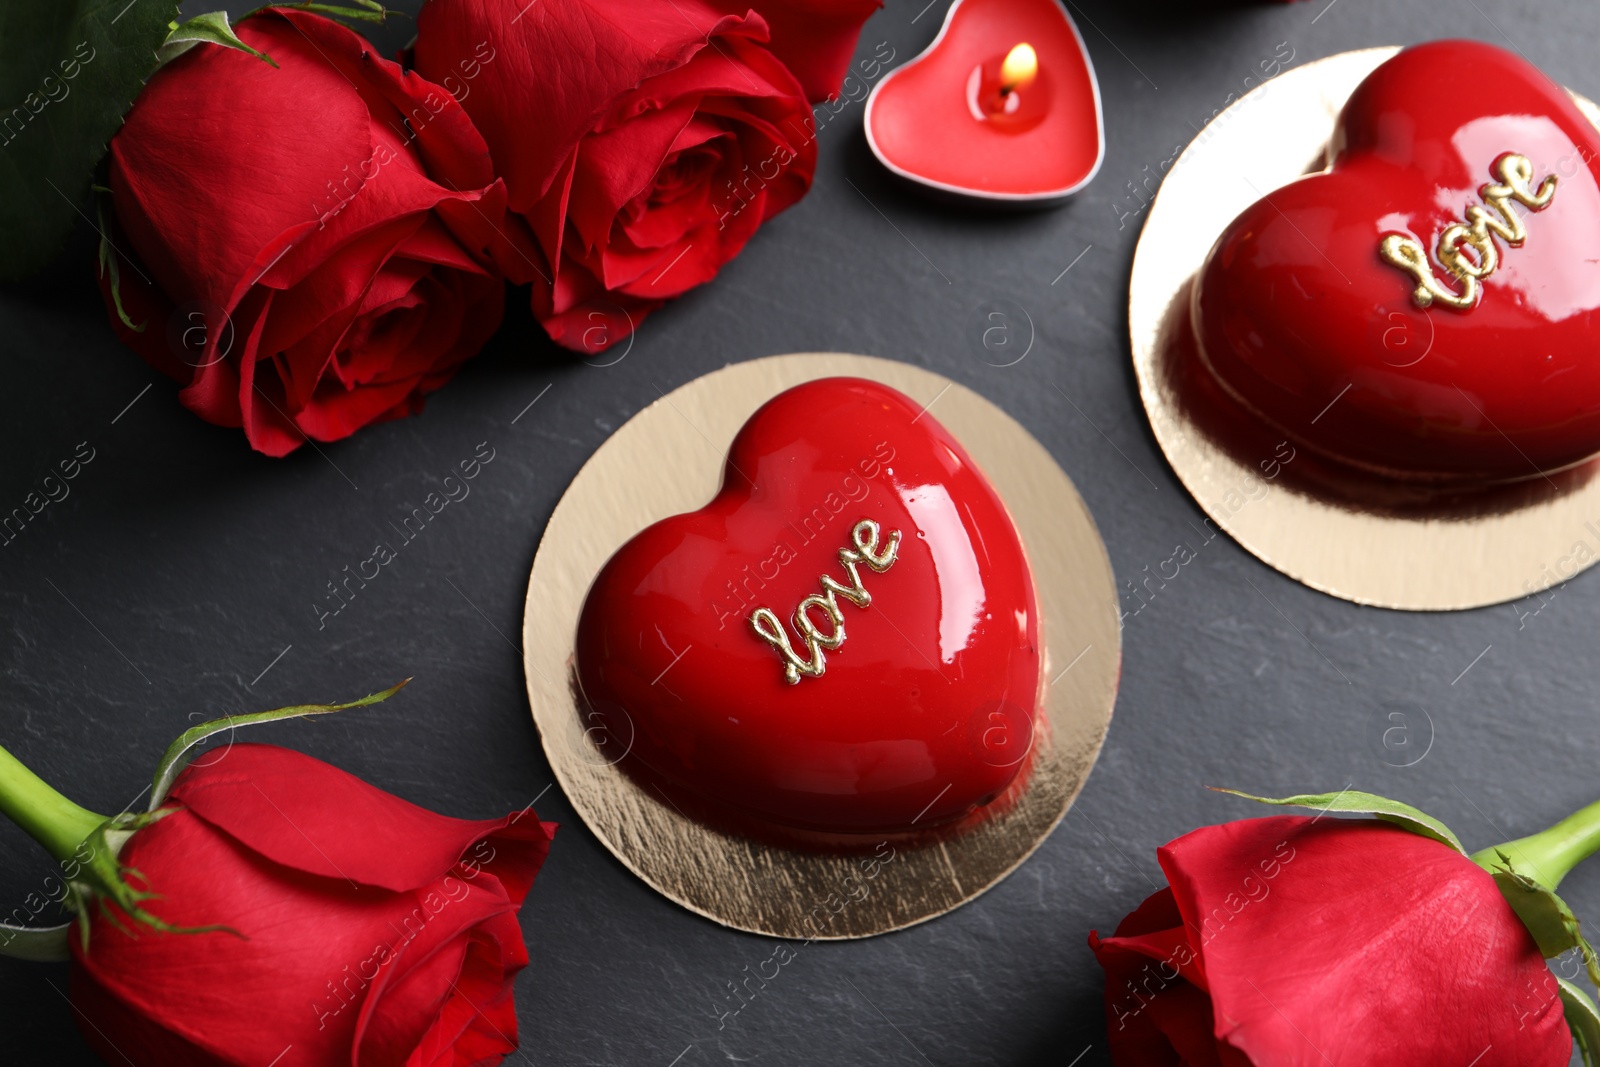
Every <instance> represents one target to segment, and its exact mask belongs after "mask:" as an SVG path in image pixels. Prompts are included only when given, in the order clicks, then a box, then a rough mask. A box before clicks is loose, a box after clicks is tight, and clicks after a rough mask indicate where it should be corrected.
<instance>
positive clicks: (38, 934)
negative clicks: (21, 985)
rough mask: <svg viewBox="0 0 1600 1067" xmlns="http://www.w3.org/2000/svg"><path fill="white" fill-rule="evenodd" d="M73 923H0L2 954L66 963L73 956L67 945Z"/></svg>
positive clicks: (19, 958) (22, 958)
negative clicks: (33, 924)
mask: <svg viewBox="0 0 1600 1067" xmlns="http://www.w3.org/2000/svg"><path fill="white" fill-rule="evenodd" d="M71 929H72V924H71V923H62V924H61V925H60V926H42V927H41V926H12V925H11V924H10V923H0V956H10V957H11V958H12V959H14V960H27V961H28V962H30V963H65V962H66V961H67V960H70V959H71V958H72V950H71V949H70V948H68V947H67V932H68V931H69V930H71Z"/></svg>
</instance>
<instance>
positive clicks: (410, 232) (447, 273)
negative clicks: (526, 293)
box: [102, 10, 505, 456]
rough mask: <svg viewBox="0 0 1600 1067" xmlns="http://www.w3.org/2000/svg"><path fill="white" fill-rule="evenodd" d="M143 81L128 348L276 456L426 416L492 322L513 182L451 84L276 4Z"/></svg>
mask: <svg viewBox="0 0 1600 1067" xmlns="http://www.w3.org/2000/svg"><path fill="white" fill-rule="evenodd" d="M238 33H239V36H240V38H241V39H243V40H244V41H245V43H247V44H249V45H251V46H252V47H254V48H256V49H259V50H260V51H262V52H264V53H266V54H267V55H269V56H270V57H271V58H272V59H273V61H275V62H276V63H277V68H276V69H275V68H274V67H272V66H270V65H268V64H267V63H265V62H263V61H261V60H260V59H257V58H254V57H252V56H250V55H247V54H245V53H244V52H240V51H236V50H232V49H225V48H220V47H216V46H211V45H201V46H199V47H196V48H194V49H192V50H191V51H189V52H188V53H186V54H185V55H182V56H180V57H179V58H177V59H176V60H174V61H173V62H172V63H170V64H169V65H168V66H166V67H165V68H163V69H162V70H161V71H159V72H158V73H157V74H156V75H155V76H154V77H153V78H151V80H150V83H149V85H147V86H146V87H145V89H144V91H143V92H142V93H141V94H140V96H139V99H138V102H137V103H135V105H134V107H133V110H132V111H131V112H130V113H129V115H128V118H127V123H126V125H124V126H123V128H122V130H121V131H120V132H119V133H118V134H117V136H116V137H115V138H114V139H113V140H112V142H111V153H110V186H111V200H112V204H113V207H114V209H115V217H116V226H117V232H116V233H114V234H113V235H112V236H113V237H114V239H115V241H116V243H117V245H118V246H119V248H120V250H121V251H122V252H124V253H128V254H130V255H131V256H132V260H133V262H131V263H129V262H127V261H121V262H120V264H119V268H118V275H119V281H120V286H119V288H120V295H121V298H122V302H123V307H124V309H125V311H126V314H127V316H128V319H129V321H131V323H132V324H133V325H134V326H136V327H140V328H141V330H140V331H139V332H136V331H135V330H134V329H130V328H129V327H128V326H127V325H126V324H124V323H123V322H122V321H121V320H120V317H119V315H118V314H117V311H116V308H115V306H114V302H113V294H112V292H111V283H110V273H109V271H107V272H103V276H102V281H103V288H104V289H105V293H106V302H107V306H108V308H109V309H110V310H111V313H112V322H113V324H114V325H115V326H116V327H117V329H118V332H119V333H120V335H121V336H122V338H123V340H124V341H126V342H127V343H128V344H129V345H131V346H132V347H133V348H135V349H136V350H137V351H138V352H139V353H140V354H141V355H142V356H144V358H145V359H146V360H148V361H149V362H150V363H151V364H152V365H154V366H155V367H157V368H159V369H160V370H162V371H164V372H166V373H167V374H170V375H172V376H173V377H175V378H177V379H178V380H179V381H181V382H183V383H184V386H185V388H184V389H183V391H182V392H181V393H180V394H179V396H180V399H181V400H182V402H183V404H184V405H185V406H186V407H188V408H189V409H191V410H192V411H194V412H195V413H196V414H198V415H200V416H201V417H202V418H204V419H206V420H208V421H210V422H214V423H217V424H219V425H222V426H243V427H244V431H245V434H246V436H248V437H249V439H250V444H251V445H252V446H253V447H254V448H256V449H258V450H259V451H262V452H266V453H268V454H270V455H275V456H281V455H284V454H285V453H288V452H290V451H293V450H294V449H295V448H298V447H299V446H300V445H301V444H302V443H303V442H304V441H305V440H307V439H308V438H310V439H314V440H318V441H332V440H336V439H338V438H341V437H345V436H348V435H349V434H351V433H352V432H354V431H355V430H357V429H359V428H360V427H362V426H365V425H366V424H368V423H370V422H377V421H380V420H383V419H391V418H398V417H400V416H402V415H410V414H414V413H416V412H418V411H420V410H421V408H422V398H423V396H424V395H425V394H427V393H429V392H432V391H433V390H435V389H437V388H439V386H441V385H443V384H444V383H445V382H446V381H447V380H448V379H449V378H450V376H451V374H453V373H454V372H455V369H456V367H457V365H459V364H460V363H461V362H462V361H463V360H465V359H466V358H467V357H468V356H471V355H472V354H473V353H474V352H476V351H477V350H478V348H479V347H480V346H481V345H482V344H483V343H484V341H485V340H487V339H488V337H489V336H490V335H491V334H492V333H493V332H494V330H495V327H496V326H497V325H498V324H499V321H500V314H501V309H502V302H503V299H504V293H503V284H502V282H501V281H500V279H499V277H498V276H497V273H496V271H495V270H494V269H492V268H491V266H490V260H491V252H492V251H493V250H494V249H495V248H497V247H500V246H502V245H503V244H504V238H502V237H501V236H500V232H499V231H500V230H501V228H502V227H503V224H504V202H505V190H504V188H503V187H502V186H501V185H500V183H499V182H498V181H496V180H495V178H494V174H493V170H492V167H491V164H490V160H489V156H488V149H487V147H486V146H485V145H484V143H483V139H482V138H481V137H480V136H479V135H478V133H477V131H475V130H474V129H473V128H472V123H471V121H470V120H469V119H468V118H467V116H466V113H465V112H463V111H462V110H461V107H460V105H459V103H458V102H457V101H456V100H455V99H454V98H453V97H452V96H451V94H450V93H449V92H448V91H446V90H445V89H443V88H441V87H439V86H437V85H433V84H431V83H429V82H427V81H424V80H423V79H422V78H420V77H419V76H417V75H415V74H407V73H405V72H403V71H402V70H401V68H400V67H399V66H398V65H396V64H394V63H392V62H390V61H388V60H385V59H381V58H379V57H378V56H377V55H375V54H373V52H372V51H371V50H370V47H369V46H368V44H367V43H366V41H365V40H363V39H362V38H361V37H359V36H358V35H356V34H355V33H353V32H351V31H350V30H348V29H346V28H344V27H343V26H340V25H339V24H338V23H335V22H331V21H329V20H328V19H324V18H321V17H319V16H316V15H311V14H307V13H305V12H299V11H288V10H268V11H266V12H263V13H261V14H259V15H256V16H253V17H251V18H249V19H247V20H245V21H244V22H243V23H241V24H240V25H239V27H238Z"/></svg>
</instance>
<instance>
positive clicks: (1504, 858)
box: [1489, 850, 1600, 1051]
mask: <svg viewBox="0 0 1600 1067" xmlns="http://www.w3.org/2000/svg"><path fill="white" fill-rule="evenodd" d="M1495 854H1496V855H1497V856H1499V858H1500V862H1499V863H1497V864H1495V865H1494V867H1493V868H1492V869H1490V871H1489V873H1490V874H1491V875H1493V876H1494V883H1495V885H1497V886H1499V887H1500V895H1501V896H1503V897H1505V898H1506V903H1507V904H1510V905H1511V910H1512V911H1514V912H1516V913H1517V918H1519V919H1521V920H1522V925H1523V926H1526V927H1527V928H1528V932H1529V933H1530V934H1532V935H1533V940H1534V943H1535V944H1537V945H1538V946H1539V952H1540V953H1541V954H1542V955H1543V956H1544V957H1545V959H1553V958H1554V957H1556V956H1559V955H1561V954H1562V953H1563V952H1567V951H1569V950H1571V949H1577V950H1578V951H1579V952H1580V953H1582V954H1583V962H1584V965H1585V966H1586V967H1587V968H1588V970H1589V980H1590V981H1591V982H1596V983H1600V960H1596V959H1595V955H1594V949H1593V948H1591V947H1590V945H1589V942H1588V941H1586V940H1584V937H1583V932H1582V930H1580V929H1579V927H1578V917H1577V916H1576V915H1574V914H1573V913H1572V909H1571V908H1570V907H1568V906H1567V902H1566V901H1564V900H1562V899H1561V898H1560V897H1559V896H1557V895H1556V893H1555V890H1553V889H1547V888H1546V887H1544V886H1543V885H1540V884H1539V883H1538V882H1536V881H1534V880H1533V879H1532V878H1529V877H1528V876H1527V875H1525V874H1522V873H1520V872H1519V871H1517V870H1516V869H1515V868H1514V867H1513V866H1512V860H1511V857H1510V856H1508V855H1506V854H1505V853H1504V852H1500V851H1498V850H1497V851H1496V853H1495ZM1597 1051H1600V1050H1597Z"/></svg>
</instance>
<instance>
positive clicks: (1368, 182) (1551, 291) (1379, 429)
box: [1193, 41, 1600, 483]
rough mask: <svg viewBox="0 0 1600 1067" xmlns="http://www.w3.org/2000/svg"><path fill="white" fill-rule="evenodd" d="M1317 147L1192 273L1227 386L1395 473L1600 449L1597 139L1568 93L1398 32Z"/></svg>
mask: <svg viewBox="0 0 1600 1067" xmlns="http://www.w3.org/2000/svg"><path fill="white" fill-rule="evenodd" d="M1329 158H1330V159H1331V161H1332V162H1331V166H1330V168H1329V169H1328V171H1327V172H1325V173H1320V174H1315V175H1311V176H1308V177H1305V178H1301V179H1300V180H1298V181H1296V182H1293V183H1292V184H1290V185H1287V186H1285V187H1284V188H1281V189H1278V190H1276V191H1274V192H1272V193H1269V194H1268V195H1266V196H1265V197H1263V198H1262V199H1261V200H1259V201H1258V202H1257V203H1256V204H1254V205H1253V206H1252V207H1250V208H1248V209H1247V210H1246V211H1245V212H1244V214H1242V215H1241V216H1240V217H1239V218H1238V219H1236V220H1235V221H1234V222H1233V223H1232V224H1231V225H1230V226H1229V227H1228V229H1227V230H1226V232H1224V234H1223V235H1222V237H1221V238H1220V239H1219V240H1218V242H1217V244H1216V246H1215V247H1214V248H1213V249H1212V252H1211V254H1210V257H1209V259H1208V260H1207V262H1206V265H1205V267H1204V268H1203V270H1202V272H1201V274H1200V277H1199V279H1198V281H1197V284H1196V285H1195V287H1194V293H1193V318H1194V322H1195V323H1196V333H1197V337H1198V340H1199V342H1200V348H1201V353H1202V357H1203V359H1204V360H1205V363H1206V365H1207V366H1208V367H1209V368H1210V370H1211V371H1212V373H1213V374H1214V375H1215V377H1216V378H1217V379H1218V380H1219V381H1220V382H1221V383H1222V385H1223V386H1224V387H1225V388H1226V389H1227V390H1228V391H1229V392H1230V393H1232V394H1233V395H1234V396H1235V397H1236V398H1237V399H1238V400H1240V401H1241V402H1242V403H1244V404H1245V405H1246V406H1247V407H1249V408H1251V409H1252V410H1253V411H1254V412H1256V413H1257V414H1258V415H1259V416H1261V417H1262V418H1263V419H1265V420H1266V421H1268V422H1270V423H1272V424H1273V425H1274V426H1276V427H1277V428H1279V429H1280V430H1281V431H1283V432H1284V433H1286V434H1288V435H1289V436H1290V437H1292V438H1293V439H1294V440H1296V441H1297V442H1300V443H1302V444H1304V445H1306V446H1307V447H1309V448H1311V449H1313V450H1316V451H1319V452H1321V453H1323V454H1324V455H1327V456H1331V457H1333V458H1335V459H1339V460H1342V461H1344V462H1347V463H1350V464H1353V465H1355V466H1358V467H1362V468H1365V469H1368V470H1371V471H1376V472H1379V473H1382V474H1385V475H1390V476H1398V477H1403V478H1409V479H1425V480H1440V481H1454V482H1462V481H1466V482H1481V483H1491V482H1502V481H1511V480H1516V479H1521V478H1528V477H1536V476H1538V475H1539V474H1541V473H1544V472H1549V471H1554V470H1559V469H1561V468H1564V467H1569V466H1572V465H1573V464H1576V463H1580V462H1582V461H1584V460H1585V459H1588V458H1589V457H1591V456H1593V455H1594V454H1595V453H1596V452H1600V359H1597V356H1596V352H1597V348H1600V345H1597V341H1596V337H1595V335H1594V333H1593V327H1594V325H1595V312H1596V309H1600V251H1597V250H1600V182H1597V177H1596V175H1597V173H1600V171H1597V168H1600V137H1597V134H1596V131H1595V128H1594V127H1593V126H1592V125H1591V124H1590V123H1589V121H1588V120H1587V119H1586V118H1585V117H1584V114H1583V113H1582V112H1581V111H1580V110H1579V109H1578V108H1577V107H1576V106H1575V105H1574V103H1573V102H1572V100H1571V98H1570V97H1569V96H1568V95H1567V93H1566V92H1565V91H1564V90H1563V89H1562V88H1561V87H1560V86H1559V85H1556V84H1555V83H1554V82H1552V81H1551V80H1550V79H1549V78H1547V77H1545V75H1543V74H1542V73H1540V72H1539V71H1538V70H1537V69H1536V68H1534V67H1532V66H1530V65H1529V64H1528V63H1527V62H1525V61H1524V60H1522V59H1520V58H1519V57H1517V56H1515V55H1513V54H1511V53H1509V52H1506V51H1503V50H1501V49H1498V48H1494V47H1492V46H1489V45H1485V44H1479V43H1476V42H1468V41H1439V42H1434V43H1430V44H1425V45H1420V46H1417V47H1415V48H1409V49H1406V50H1405V51H1403V52H1401V53H1399V54H1398V55H1396V56H1395V57H1394V58H1393V59H1390V60H1389V61H1388V62H1386V63H1384V64H1383V65H1382V66H1380V67H1379V68H1378V69H1377V70H1375V71H1374V72H1373V73H1372V74H1371V75H1369V76H1368V77H1367V79H1366V80H1365V81H1363V82H1362V84H1361V85H1360V87H1359V88H1357V90H1356V91H1355V93H1354V94H1353V95H1352V96H1351V98H1350V100H1349V102H1348V103H1347V104H1346V105H1345V109H1344V112H1343V113H1342V115H1341V116H1340V119H1339V123H1338V126H1337V129H1336V130H1335V133H1334V138H1333V141H1332V144H1331V146H1330V154H1329ZM1243 177H1244V178H1245V179H1248V178H1249V175H1244V176H1243Z"/></svg>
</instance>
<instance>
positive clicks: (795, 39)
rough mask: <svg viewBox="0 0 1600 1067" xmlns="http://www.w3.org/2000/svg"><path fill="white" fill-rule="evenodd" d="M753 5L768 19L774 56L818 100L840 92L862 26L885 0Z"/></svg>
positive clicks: (776, 0)
mask: <svg viewBox="0 0 1600 1067" xmlns="http://www.w3.org/2000/svg"><path fill="white" fill-rule="evenodd" d="M730 6H738V5H730ZM748 6H749V7H752V8H754V9H755V11H756V12H757V13H758V14H760V16H761V17H762V18H764V19H766V20H767V25H768V26H769V27H771V29H772V44H771V46H770V47H771V48H772V52H773V54H774V55H776V56H777V57H778V58H779V59H781V60H783V62H784V65H785V66H787V67H788V68H789V69H790V70H792V71H794V76H795V77H796V78H799V79H800V84H801V85H803V86H805V90H806V96H807V97H809V98H810V99H811V100H812V101H813V102H816V101H821V100H826V99H827V98H828V97H830V96H833V95H835V94H836V93H838V91H839V86H840V85H841V84H842V83H843V82H844V76H845V73H846V72H847V70H848V68H849V66H850V57H851V56H853V55H854V54H855V50H856V39H857V38H858V37H859V36H860V35H861V24H862V23H864V22H866V21H867V18H868V16H870V15H871V14H872V13H873V12H874V11H876V10H878V8H880V7H882V6H883V0H752V2H751V3H750V4H749V5H748Z"/></svg>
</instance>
